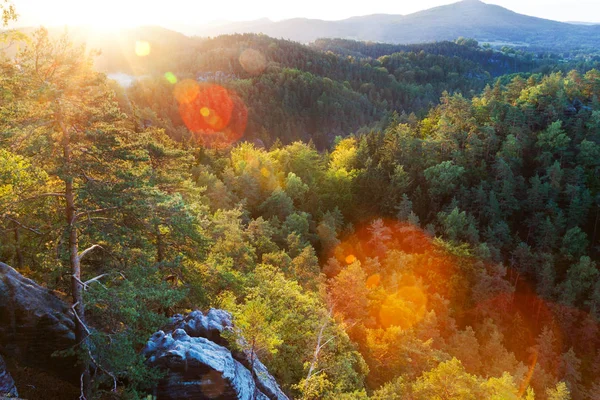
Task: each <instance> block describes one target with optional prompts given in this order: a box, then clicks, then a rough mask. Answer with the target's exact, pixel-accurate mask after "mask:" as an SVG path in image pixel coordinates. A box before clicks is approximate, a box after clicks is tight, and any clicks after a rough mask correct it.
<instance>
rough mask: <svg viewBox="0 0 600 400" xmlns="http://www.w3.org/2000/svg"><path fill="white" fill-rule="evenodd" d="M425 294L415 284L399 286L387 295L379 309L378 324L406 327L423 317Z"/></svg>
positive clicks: (425, 304)
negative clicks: (394, 291) (395, 291)
mask: <svg viewBox="0 0 600 400" xmlns="http://www.w3.org/2000/svg"><path fill="white" fill-rule="evenodd" d="M426 307H427V296H426V295H425V293H424V292H423V290H421V289H420V288H418V287H416V286H406V287H403V288H400V289H399V290H398V292H397V293H394V294H391V295H388V296H387V297H386V299H385V301H384V302H383V304H382V305H381V308H380V310H379V320H380V324H381V326H382V327H384V328H389V327H392V326H398V327H400V328H402V329H408V328H411V327H412V326H414V325H415V324H416V323H418V322H419V321H421V320H422V319H423V317H425V313H426V311H427V310H426Z"/></svg>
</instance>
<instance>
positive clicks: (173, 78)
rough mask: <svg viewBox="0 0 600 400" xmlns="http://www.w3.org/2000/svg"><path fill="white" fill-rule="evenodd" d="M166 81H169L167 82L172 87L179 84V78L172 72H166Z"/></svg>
mask: <svg viewBox="0 0 600 400" xmlns="http://www.w3.org/2000/svg"><path fill="white" fill-rule="evenodd" d="M165 79H166V80H167V82H169V83H170V84H171V85H174V84H176V83H177V77H176V76H175V74H174V73H172V72H166V73H165Z"/></svg>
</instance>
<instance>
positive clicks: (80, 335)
mask: <svg viewBox="0 0 600 400" xmlns="http://www.w3.org/2000/svg"><path fill="white" fill-rule="evenodd" d="M59 124H60V128H61V130H62V134H63V157H64V167H65V172H66V176H65V178H64V182H65V203H66V205H65V217H66V223H67V232H68V234H69V265H70V267H71V275H72V277H71V293H72V296H73V310H74V311H75V313H76V314H77V315H76V316H75V321H74V322H75V341H76V343H77V344H78V345H79V346H81V348H82V349H83V350H86V349H87V347H88V346H87V337H88V333H87V328H86V327H85V325H84V324H85V307H84V303H83V285H82V284H81V260H80V259H79V241H78V237H77V224H76V222H77V221H76V219H75V210H76V209H75V194H74V190H73V175H72V171H71V147H70V135H69V130H68V129H67V128H66V126H65V124H64V121H62V119H61V117H60V115H59ZM79 363H80V374H81V395H82V397H83V398H85V399H90V393H91V381H90V372H89V361H88V358H87V355H85V356H82V357H81V359H80V360H79Z"/></svg>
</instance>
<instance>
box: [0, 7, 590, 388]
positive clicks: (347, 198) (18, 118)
mask: <svg viewBox="0 0 600 400" xmlns="http://www.w3.org/2000/svg"><path fill="white" fill-rule="evenodd" d="M9 17H10V16H7V17H6V18H9ZM20 39H21V38H20ZM25 43H26V45H24V46H21V48H20V50H19V51H18V53H16V54H15V55H12V54H8V53H7V54H4V55H3V56H2V57H1V58H0V71H1V72H0V261H2V262H6V263H7V264H10V265H11V266H13V267H14V268H16V269H17V270H18V271H19V272H21V273H22V274H24V275H25V276H27V277H29V278H31V279H34V280H35V281H37V282H41V283H43V284H44V285H45V286H46V287H48V288H49V289H52V290H53V291H54V293H55V294H56V295H57V296H59V297H61V298H64V299H66V300H68V301H70V302H71V304H72V305H73V308H72V309H73V312H74V314H75V315H76V317H77V322H76V327H77V330H76V336H77V340H78V344H77V345H76V346H75V347H74V348H72V349H70V350H69V351H68V352H65V354H57V355H56V356H57V357H70V356H75V357H77V359H79V361H80V365H81V369H82V371H83V372H82V375H81V376H82V378H81V386H82V388H84V387H85V391H86V392H87V394H88V396H89V397H88V398H106V399H111V398H129V399H142V398H147V397H146V396H148V395H149V394H151V393H152V388H153V387H154V386H155V385H156V383H157V382H158V380H160V378H161V371H160V370H156V369H153V368H149V367H148V365H147V364H146V363H145V362H144V361H145V360H144V357H143V355H142V354H141V353H140V349H141V348H142V347H143V346H144V344H145V343H146V341H147V340H148V338H149V337H150V335H152V333H153V332H155V331H156V330H157V329H160V327H161V326H163V325H164V324H165V323H166V321H167V318H168V317H170V316H171V315H173V314H175V313H185V312H189V311H191V310H194V309H202V310H205V309H208V308H210V307H219V308H222V309H225V310H228V311H230V312H231V313H232V314H233V316H234V322H237V323H238V324H239V326H240V327H241V330H242V333H243V335H244V336H245V337H246V339H248V340H249V341H251V342H252V343H253V344H254V343H256V346H255V347H254V346H253V349H252V351H256V352H257V353H258V354H259V355H260V357H261V360H262V361H263V362H264V363H265V365H266V366H267V367H268V369H269V371H270V372H271V373H272V374H273V375H274V376H275V378H276V379H277V382H278V383H279V384H280V385H281V387H282V388H283V390H284V391H285V392H286V393H287V394H288V395H289V396H290V397H291V398H297V399H305V400H309V399H378V400H379V399H380V400H384V399H415V400H417V399H418V400H421V399H422V400H425V399H528V400H532V399H542V400H544V399H548V400H559V399H560V400H566V399H573V400H579V399H589V400H597V399H600V378H599V377H600V325H599V324H598V321H599V319H600V276H599V275H600V274H599V271H598V267H597V264H598V262H600V259H599V257H600V252H599V250H600V249H599V247H598V245H599V240H600V237H599V232H598V228H599V226H598V225H599V222H600V221H599V218H600V192H599V191H600V174H599V172H600V72H599V71H598V70H597V69H594V67H595V66H597V64H596V62H597V61H594V59H593V58H590V59H588V60H587V61H585V62H584V61H581V60H574V61H571V62H569V61H566V60H564V59H563V58H558V57H557V58H553V57H551V56H543V55H535V54H532V53H524V52H521V53H517V52H510V51H509V50H510V49H508V50H506V51H505V52H499V51H493V50H491V49H487V48H483V47H480V46H479V45H478V44H477V43H476V42H474V41H473V40H468V39H459V40H457V41H456V42H455V43H454V42H439V43H432V44H423V45H414V46H393V45H383V44H372V43H359V42H349V41H340V40H321V41H318V42H316V43H314V44H313V45H312V46H303V45H300V44H298V43H294V42H290V41H284V40H277V39H272V38H270V37H267V36H264V35H233V36H220V37H216V38H212V39H190V40H189V41H187V39H186V42H185V46H183V45H181V46H173V47H169V46H164V47H162V48H161V49H159V50H160V51H159V53H158V54H160V55H161V56H160V57H158V55H156V54H155V55H152V53H150V55H148V54H144V52H143V51H140V52H138V55H137V56H136V57H137V58H135V57H132V56H129V57H124V58H119V57H116V56H115V57H114V59H112V64H110V65H109V62H111V59H110V58H107V57H106V54H105V56H104V58H103V59H102V60H101V61H102V62H103V63H104V64H103V68H105V69H107V70H121V69H126V68H130V70H129V71H126V72H135V73H136V74H137V75H139V76H142V75H145V76H144V77H142V78H140V79H138V80H137V81H136V82H134V83H133V84H132V85H131V86H129V87H126V88H123V87H121V86H119V85H118V84H117V83H116V82H114V81H111V80H109V79H108V78H107V76H106V74H104V73H100V72H97V71H96V69H95V67H94V62H95V57H96V54H95V53H94V52H89V51H86V49H85V48H84V47H83V46H78V45H75V44H73V43H72V42H71V40H70V39H69V37H68V36H67V35H65V36H63V37H61V38H59V39H54V38H52V37H51V35H49V34H48V32H47V31H45V30H43V29H42V30H39V31H37V32H35V33H34V34H32V35H31V36H30V37H29V38H28V39H27V40H26V41H25ZM146 44H148V43H146ZM148 46H150V45H148ZM138 47H139V45H138ZM142 47H143V46H142ZM148 48H149V47H148ZM167 49H169V50H167ZM167 55H168V57H167ZM145 56H148V57H154V58H144V57H145ZM129 59H131V60H132V61H131V63H128V64H127V65H125V64H121V63H123V62H126V60H129ZM121 67H122V68H121ZM113 384H114V385H116V388H114V387H113ZM25 390H26V389H25ZM65 390H67V389H65ZM69 390H73V391H74V392H75V393H77V395H78V393H79V387H76V386H73V387H72V388H70V389H69ZM64 398H68V396H67V395H65V397H64Z"/></svg>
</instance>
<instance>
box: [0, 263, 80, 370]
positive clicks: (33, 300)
mask: <svg viewBox="0 0 600 400" xmlns="http://www.w3.org/2000/svg"><path fill="white" fill-rule="evenodd" d="M71 315H72V312H71V310H70V308H69V306H68V305H67V304H66V303H65V302H64V301H62V300H61V299H59V298H58V297H56V296H55V295H54V294H52V292H51V291H50V290H48V289H46V288H44V287H42V286H40V285H38V284H36V283H35V282H34V281H32V280H31V279H27V278H25V277H24V276H23V275H21V274H19V273H18V272H17V271H16V270H14V269H13V268H11V267H9V266H8V265H6V264H3V263H0V353H2V354H4V355H6V356H9V357H12V358H14V359H17V360H19V362H21V363H23V364H24V365H31V366H36V367H41V368H43V369H46V370H52V371H55V372H58V373H59V374H60V375H61V377H63V378H67V379H69V380H72V379H73V377H76V376H77V375H76V374H77V372H76V368H75V362H74V360H73V359H69V358H66V357H53V356H52V354H53V353H54V352H56V351H59V350H64V349H67V348H69V347H71V346H72V345H73V344H74V343H75V334H74V327H75V324H74V323H73V320H72V319H71Z"/></svg>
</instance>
